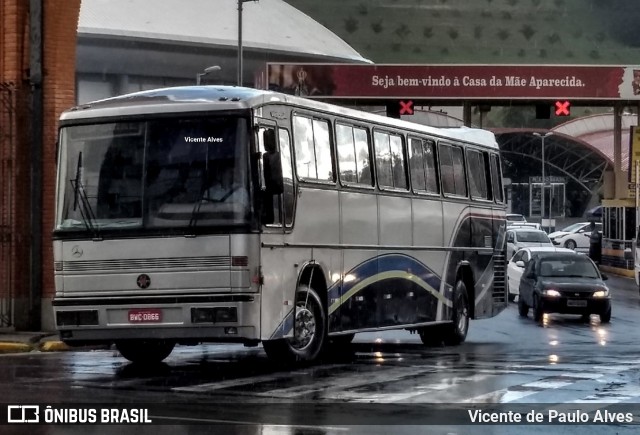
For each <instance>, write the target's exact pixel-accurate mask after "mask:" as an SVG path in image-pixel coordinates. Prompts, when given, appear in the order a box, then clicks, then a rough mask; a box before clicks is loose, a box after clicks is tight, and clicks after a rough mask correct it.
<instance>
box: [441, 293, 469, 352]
mask: <svg viewBox="0 0 640 435" xmlns="http://www.w3.org/2000/svg"><path fill="white" fill-rule="evenodd" d="M452 302H453V315H452V317H451V320H452V324H451V325H449V326H447V327H445V330H444V336H443V341H444V344H446V345H457V344H460V343H462V342H463V341H464V340H465V339H466V338H467V331H468V330H469V296H468V295H467V286H466V285H465V284H464V282H462V281H458V282H456V288H455V289H454V291H453V301H452Z"/></svg>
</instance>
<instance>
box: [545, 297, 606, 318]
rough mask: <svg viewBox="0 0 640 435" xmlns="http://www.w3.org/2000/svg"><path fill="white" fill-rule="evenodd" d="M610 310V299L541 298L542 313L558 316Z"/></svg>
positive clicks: (598, 312)
mask: <svg viewBox="0 0 640 435" xmlns="http://www.w3.org/2000/svg"><path fill="white" fill-rule="evenodd" d="M575 305H583V306H575ZM610 308H611V298H610V297H607V298H575V299H571V298H567V297H563V296H562V297H551V296H543V297H542V311H543V312H545V313H560V314H600V313H605V312H607V311H608V310H609V309H610Z"/></svg>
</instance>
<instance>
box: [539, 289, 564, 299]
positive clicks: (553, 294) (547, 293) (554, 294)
mask: <svg viewBox="0 0 640 435" xmlns="http://www.w3.org/2000/svg"><path fill="white" fill-rule="evenodd" d="M543 293H544V295H545V296H550V297H552V298H557V297H560V296H562V295H561V294H560V292H559V291H558V290H553V289H547V290H545V291H544V292H543Z"/></svg>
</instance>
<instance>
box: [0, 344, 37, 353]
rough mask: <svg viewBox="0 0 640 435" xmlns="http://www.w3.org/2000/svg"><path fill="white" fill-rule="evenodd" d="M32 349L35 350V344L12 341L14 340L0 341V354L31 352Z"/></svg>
mask: <svg viewBox="0 0 640 435" xmlns="http://www.w3.org/2000/svg"><path fill="white" fill-rule="evenodd" d="M32 350H33V346H31V345H29V344H25V343H12V342H5V343H0V354H2V353H20V352H31V351H32Z"/></svg>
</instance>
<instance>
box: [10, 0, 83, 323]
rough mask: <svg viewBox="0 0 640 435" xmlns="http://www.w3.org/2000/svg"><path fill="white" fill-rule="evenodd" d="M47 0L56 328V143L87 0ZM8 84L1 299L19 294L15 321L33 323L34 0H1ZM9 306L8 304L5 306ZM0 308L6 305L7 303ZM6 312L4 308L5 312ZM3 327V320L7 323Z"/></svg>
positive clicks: (46, 174) (70, 96) (45, 308)
mask: <svg viewBox="0 0 640 435" xmlns="http://www.w3.org/2000/svg"><path fill="white" fill-rule="evenodd" d="M42 1H43V17H44V18H43V41H44V42H43V44H44V45H43V93H44V116H43V150H42V151H43V165H42V171H43V172H42V174H43V177H42V178H43V181H42V184H43V186H42V193H43V194H42V214H43V216H42V217H43V223H42V247H43V252H42V283H41V285H42V313H41V318H42V326H43V328H44V329H52V328H53V326H54V325H53V321H52V313H51V299H52V297H53V294H54V281H53V252H52V243H51V230H52V229H53V220H54V208H55V203H54V198H55V155H54V154H55V148H56V147H55V142H56V137H57V120H58V117H59V116H60V113H61V112H62V111H63V110H64V109H66V108H68V107H70V106H72V105H73V104H75V63H76V34H77V23H78V17H79V14H80V0H42ZM0 29H2V31H1V32H0V83H1V84H7V86H10V88H11V89H12V91H11V98H12V102H13V110H12V113H11V116H10V114H9V113H8V111H7V110H6V109H5V106H0V177H1V178H0V192H1V193H0V225H2V226H7V227H8V230H7V231H5V229H4V228H1V227H0V302H2V299H11V305H12V313H13V316H12V324H13V325H14V326H15V327H16V329H23V328H24V327H25V326H26V325H27V322H28V310H29V306H30V300H29V257H30V252H29V248H30V240H31V239H30V232H29V220H30V219H29V215H30V211H31V209H32V207H31V204H30V171H31V161H30V155H29V148H30V134H31V133H30V132H31V128H32V126H31V122H32V118H31V113H30V110H29V107H30V106H29V104H30V97H31V88H30V83H29V54H30V53H29V1H28V0H2V1H0ZM4 307H5V308H6V306H4ZM0 311H3V306H2V305H0ZM0 315H2V312H0ZM0 326H2V325H0Z"/></svg>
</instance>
